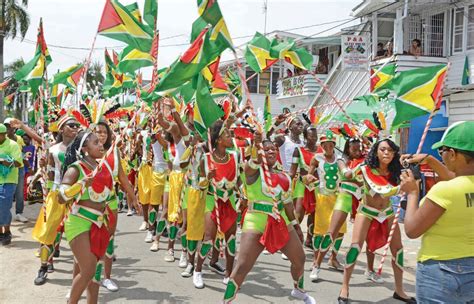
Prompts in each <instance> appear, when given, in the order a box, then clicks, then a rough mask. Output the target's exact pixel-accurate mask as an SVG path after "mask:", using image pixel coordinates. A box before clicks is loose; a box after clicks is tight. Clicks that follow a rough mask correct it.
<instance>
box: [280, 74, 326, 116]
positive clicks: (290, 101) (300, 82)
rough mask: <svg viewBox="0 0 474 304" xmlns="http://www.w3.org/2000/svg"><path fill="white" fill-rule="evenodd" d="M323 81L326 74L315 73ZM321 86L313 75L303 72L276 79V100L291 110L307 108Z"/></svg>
mask: <svg viewBox="0 0 474 304" xmlns="http://www.w3.org/2000/svg"><path fill="white" fill-rule="evenodd" d="M316 76H317V77H318V78H320V79H321V80H322V81H324V80H325V79H326V78H327V76H328V75H327V74H317V75H316ZM320 88H321V86H320V85H319V84H318V83H317V82H316V80H315V79H314V76H313V75H310V74H304V75H297V76H293V77H288V78H283V79H280V80H278V84H277V100H278V101H279V102H280V103H281V104H282V105H283V106H285V107H288V108H290V109H291V110H295V111H297V110H300V109H304V108H307V107H308V106H309V104H310V102H311V101H312V100H313V98H314V96H316V94H317V93H318V91H319V90H320Z"/></svg>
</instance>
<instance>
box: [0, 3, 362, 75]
mask: <svg viewBox="0 0 474 304" xmlns="http://www.w3.org/2000/svg"><path fill="white" fill-rule="evenodd" d="M264 1H265V0H220V1H219V5H220V7H221V11H222V14H223V15H224V19H225V21H226V23H227V26H228V28H229V31H230V34H231V36H232V37H242V36H248V37H244V38H238V39H234V44H235V45H236V46H240V45H243V44H245V43H246V42H248V41H249V40H250V39H251V37H252V36H253V35H254V34H255V32H256V31H259V32H262V33H263V32H264V25H265V21H264V20H265V15H264V9H263V6H264ZM267 1H268V2H267V27H266V28H267V32H271V31H274V30H288V29H293V28H299V27H305V26H311V25H316V26H312V27H307V28H304V29H295V30H290V32H293V33H297V34H302V35H313V34H317V33H319V32H321V31H324V30H327V29H329V28H331V27H334V26H336V25H338V24H339V23H342V22H344V20H347V19H349V18H351V16H350V13H351V10H352V8H354V7H355V6H356V5H357V4H359V3H360V2H361V1H360V0H338V1H328V0H286V1H284V0H267ZM120 2H121V3H123V4H129V3H131V2H134V1H133V0H121V1H120ZM137 2H138V3H139V5H140V8H141V9H142V8H143V2H144V0H137ZM104 3H105V0H29V5H28V12H29V14H30V18H31V21H30V27H29V30H28V32H27V34H26V36H25V40H23V41H21V39H19V38H17V39H15V40H11V39H8V40H6V42H5V50H4V54H5V58H4V62H5V64H8V63H10V62H12V61H14V60H15V59H18V58H20V57H22V58H23V59H24V60H25V61H28V60H30V59H31V58H33V55H34V51H35V44H36V33H37V28H38V24H39V20H40V18H41V17H42V18H43V29H44V35H45V40H46V43H47V44H48V47H49V51H50V54H51V57H52V59H53V62H52V63H51V64H50V65H49V66H48V73H49V74H54V73H56V72H57V71H58V69H60V70H64V69H66V68H68V67H70V66H72V65H74V64H76V63H78V62H80V61H82V60H83V59H84V58H86V57H88V56H89V53H90V50H89V49H90V48H91V46H92V42H93V39H94V35H95V33H96V31H97V26H98V23H99V21H100V17H101V15H102V10H103V7H104ZM158 7H159V8H158V29H159V30H160V42H159V52H158V65H159V67H165V66H168V65H169V64H171V63H172V62H173V61H174V59H176V58H177V57H178V56H179V55H180V54H181V53H183V52H184V51H185V50H186V49H187V47H188V45H189V35H190V32H191V25H192V22H193V21H194V20H195V19H196V18H197V17H198V13H197V5H196V0H158ZM338 20H342V21H341V22H337V23H332V24H327V25H320V24H321V23H327V22H334V21H338ZM357 23H358V20H355V21H353V22H352V23H348V24H345V25H343V26H342V28H344V27H347V26H350V25H352V24H357ZM339 29H340V27H339V28H336V29H333V30H330V31H328V32H325V33H322V34H319V35H315V37H317V36H327V35H330V34H331V33H335V32H337V31H338V30H339ZM123 46H124V44H123V43H121V42H120V41H117V40H112V39H110V38H107V37H103V36H97V40H96V43H95V49H94V52H93V60H94V61H100V62H102V63H103V62H104V59H103V57H104V48H105V47H107V48H108V49H115V50H117V51H120V50H121V49H122V48H123ZM74 48H83V49H74ZM147 74H149V72H148V71H147V72H145V74H144V77H145V78H147V77H146V76H147Z"/></svg>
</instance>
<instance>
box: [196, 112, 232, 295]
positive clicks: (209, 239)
mask: <svg viewBox="0 0 474 304" xmlns="http://www.w3.org/2000/svg"><path fill="white" fill-rule="evenodd" d="M209 132H210V141H211V143H210V144H211V145H210V146H211V148H212V149H213V151H210V152H209V153H206V155H205V157H204V160H203V161H202V162H201V166H200V178H199V187H201V189H203V190H205V189H207V196H206V210H205V234H204V240H203V242H202V244H201V248H200V251H199V256H198V261H197V265H196V269H195V271H194V274H193V283H194V286H195V287H196V288H204V282H203V279H202V265H203V263H204V260H205V259H206V256H207V254H208V252H209V250H211V248H212V246H213V242H214V240H215V238H216V235H217V232H218V230H219V231H220V232H222V233H223V234H224V236H225V241H226V252H225V253H226V270H225V277H224V284H227V282H228V281H229V275H230V272H231V271H232V267H233V265H234V256H235V252H236V237H235V233H236V230H237V211H236V207H235V189H236V187H237V181H238V178H239V173H240V171H239V159H238V156H237V153H235V152H227V149H230V148H232V147H233V146H234V145H233V142H232V137H231V134H230V131H229V130H228V129H227V127H226V126H225V123H224V122H223V121H221V120H218V121H216V122H215V123H214V124H213V125H212V127H211V128H210V131H209ZM216 200H217V201H216Z"/></svg>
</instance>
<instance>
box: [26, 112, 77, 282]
mask: <svg viewBox="0 0 474 304" xmlns="http://www.w3.org/2000/svg"><path fill="white" fill-rule="evenodd" d="M54 125H55V126H56V127H57V129H58V132H59V136H58V138H57V141H56V142H57V143H56V144H55V145H54V146H52V147H50V148H49V149H48V156H47V167H46V171H47V175H48V181H47V182H46V189H47V195H46V200H45V202H44V207H43V208H41V209H40V212H39V214H38V218H37V220H36V224H35V227H34V228H33V231H32V236H33V239H35V240H36V241H38V242H40V244H41V247H40V260H41V267H40V269H39V270H38V274H37V276H36V278H35V280H34V283H35V285H43V284H44V283H46V278H47V275H48V272H53V271H54V267H53V263H52V262H53V255H54V244H55V242H56V243H58V244H59V241H58V240H57V238H59V239H60V238H61V236H60V233H59V236H58V228H59V226H60V225H61V222H62V221H63V219H64V217H65V216H66V212H67V210H66V206H64V205H61V204H60V203H59V201H58V190H59V185H60V184H61V169H62V167H63V163H64V157H65V153H66V149H67V147H68V146H69V145H70V144H71V143H72V142H73V141H74V138H75V137H76V135H77V132H78V130H79V127H80V125H79V123H78V122H77V121H76V120H75V119H74V118H73V117H72V116H69V115H67V114H65V115H63V116H62V117H61V118H60V119H59V120H58V122H57V123H56V124H54ZM52 129H53V130H54V129H55V128H54V127H53V128H52ZM48 262H49V263H48Z"/></svg>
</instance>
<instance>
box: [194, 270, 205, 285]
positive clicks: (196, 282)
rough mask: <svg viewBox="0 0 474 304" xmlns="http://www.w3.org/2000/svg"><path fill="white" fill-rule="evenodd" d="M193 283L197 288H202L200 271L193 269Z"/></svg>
mask: <svg viewBox="0 0 474 304" xmlns="http://www.w3.org/2000/svg"><path fill="white" fill-rule="evenodd" d="M193 284H194V287H196V288H198V289H203V288H204V282H203V280H202V272H197V271H195V272H194V273H193Z"/></svg>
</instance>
